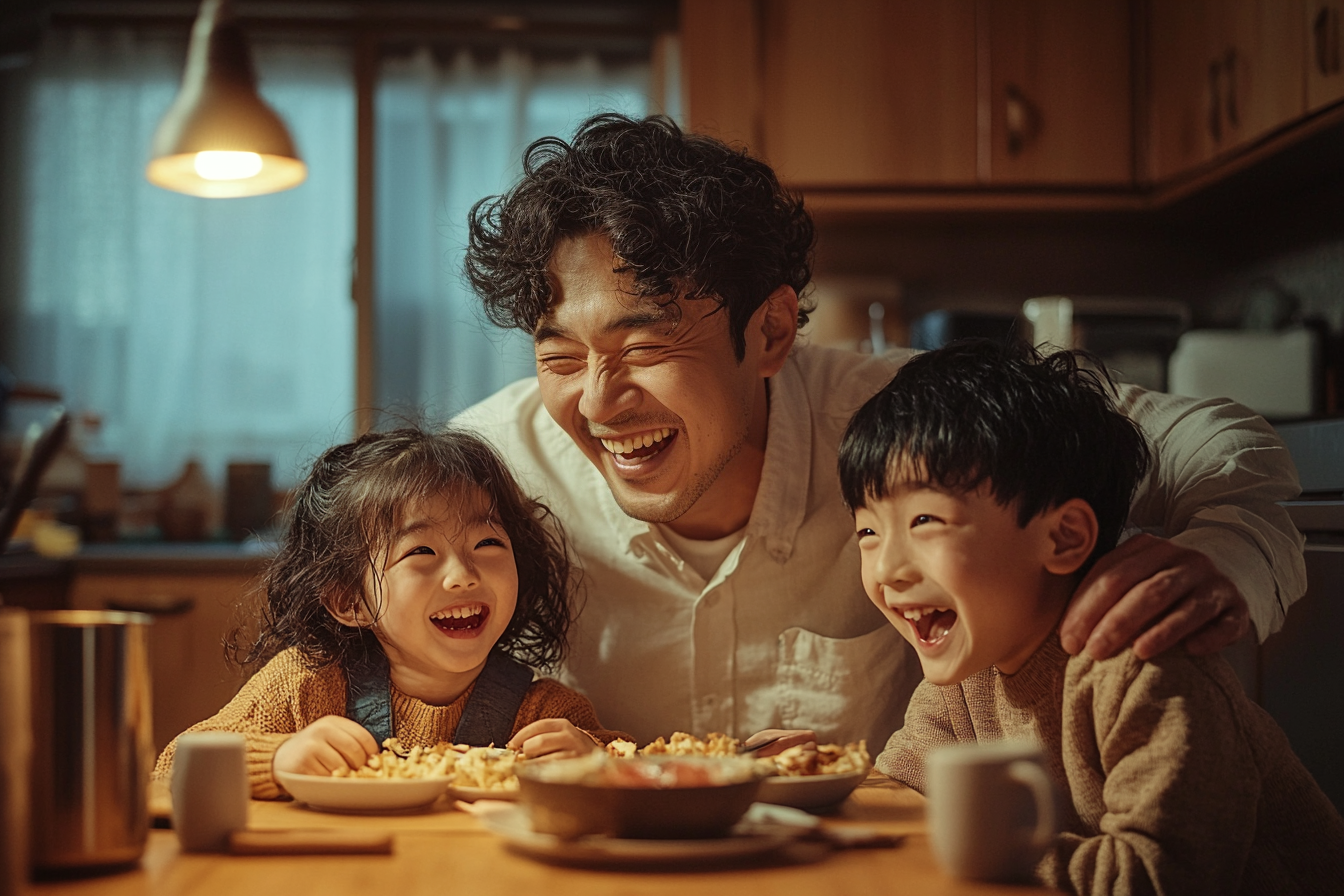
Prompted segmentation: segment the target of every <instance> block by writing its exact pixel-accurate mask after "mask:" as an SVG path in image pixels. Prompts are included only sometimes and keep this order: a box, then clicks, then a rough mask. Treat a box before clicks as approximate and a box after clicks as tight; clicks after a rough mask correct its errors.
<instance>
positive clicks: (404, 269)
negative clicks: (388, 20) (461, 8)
mask: <svg viewBox="0 0 1344 896" xmlns="http://www.w3.org/2000/svg"><path fill="white" fill-rule="evenodd" d="M649 80H650V78H649V64H648V62H647V60H642V61H638V62H625V63H617V64H611V63H608V64H603V63H602V62H600V61H599V59H598V57H597V55H596V54H593V53H576V54H573V55H571V56H569V57H568V58H563V59H547V60H544V59H540V58H538V57H536V56H534V55H533V54H532V53H530V52H528V51H526V50H523V49H513V48H510V49H504V50H502V51H500V52H498V53H491V54H488V55H482V54H479V52H478V53H473V52H472V51H470V50H467V49H460V50H455V51H449V52H447V53H441V54H439V55H438V56H436V55H435V54H433V53H431V52H430V51H429V50H427V49H422V50H419V51H417V52H416V53H414V54H413V55H411V56H409V57H404V58H400V59H389V60H387V61H386V62H385V63H384V66H383V69H382V72H381V74H380V78H379V89H378V94H377V103H376V107H377V110H378V111H377V162H376V164H377V172H378V173H377V194H378V197H379V199H378V209H377V239H376V250H375V251H376V255H377V265H378V274H377V303H378V352H379V387H378V394H379V403H380V407H381V409H382V410H383V411H385V412H388V413H391V414H402V413H407V412H410V413H415V412H417V411H419V412H423V413H424V414H425V415H427V416H428V417H429V419H431V420H442V419H446V418H447V417H448V416H450V415H451V414H453V413H454V412H456V411H457V410H459V409H461V408H463V407H466V406H467V405H469V404H471V403H472V402H474V401H477V400H478V399H480V398H484V397H485V396H486V395H489V394H490V393H491V392H493V391H494V390H496V389H498V388H499V387H500V386H503V385H505V384H506V383H508V382H511V381H512V380H515V379H518V378H520V377H524V376H531V375H533V374H534V373H535V369H534V366H533V360H532V347H531V343H530V341H529V340H528V339H527V337H526V336H524V335H522V334H519V333H517V332H515V331H501V330H498V329H496V328H494V327H492V326H491V325H490V324H489V323H488V322H487V321H485V320H484V317H483V316H482V315H481V313H480V311H479V306H478V304H477V302H476V300H475V299H474V297H473V295H472V292H471V289H470V287H469V286H468V285H467V284H466V283H465V281H464V280H463V277H462V253H463V250H464V247H465V245H466V221H467V211H468V209H470V208H471V206H472V205H473V204H474V203H475V202H476V201H477V200H478V199H481V198H483V197H485V196H488V195H492V194H496V193H500V192H503V191H504V190H505V189H507V188H508V187H509V185H510V184H511V183H512V182H513V181H514V180H515V179H516V178H517V176H518V174H519V173H520V170H521V167H520V159H521V155H522V151H523V149H524V148H525V147H526V146H527V144H528V143H530V142H531V141H532V140H534V139H536V138H538V137H543V136H547V135H556V136H562V137H568V136H569V135H571V134H573V132H574V129H575V127H576V126H577V125H578V124H579V122H580V121H582V120H583V119H584V118H585V117H587V116H588V115H590V114H593V113H596V112H604V111H617V112H624V113H626V114H629V115H635V116H642V115H644V114H645V113H646V111H647V110H648V108H649V106H650V103H649V96H648V95H649Z"/></svg>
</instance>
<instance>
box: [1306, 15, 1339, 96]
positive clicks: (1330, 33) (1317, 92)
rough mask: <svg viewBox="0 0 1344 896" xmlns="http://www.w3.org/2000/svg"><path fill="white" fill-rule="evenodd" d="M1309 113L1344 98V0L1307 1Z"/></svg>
mask: <svg viewBox="0 0 1344 896" xmlns="http://www.w3.org/2000/svg"><path fill="white" fill-rule="evenodd" d="M1302 8H1303V10H1304V11H1305V12H1306V16H1307V19H1306V27H1307V58H1306V60H1305V65H1306V69H1307V111H1308V112H1314V111H1316V110H1317V109H1322V108H1324V107H1326V106H1330V105H1333V104H1335V103H1337V102H1339V101H1340V100H1341V99H1344V64H1341V63H1344V46H1342V44H1344V0H1307V2H1306V3H1304V4H1303V7H1302Z"/></svg>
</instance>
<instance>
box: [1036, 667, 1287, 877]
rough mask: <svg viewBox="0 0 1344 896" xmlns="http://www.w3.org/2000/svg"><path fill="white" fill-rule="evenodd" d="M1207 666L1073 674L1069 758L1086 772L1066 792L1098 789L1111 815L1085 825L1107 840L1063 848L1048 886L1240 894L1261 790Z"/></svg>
mask: <svg viewBox="0 0 1344 896" xmlns="http://www.w3.org/2000/svg"><path fill="white" fill-rule="evenodd" d="M1209 662H1210V661H1208V660H1202V659H1196V658H1192V657H1188V656H1186V655H1184V654H1179V653H1176V652H1171V653H1169V654H1164V655H1163V656H1160V657H1157V658H1155V659H1154V660H1153V661H1151V662H1147V663H1145V662H1142V661H1139V660H1138V659H1136V658H1134V656H1133V654H1132V653H1130V652H1129V651H1125V653H1123V654H1121V655H1120V656H1118V657H1116V658H1114V659H1113V660H1110V661H1106V662H1104V663H1098V664H1095V665H1090V666H1086V667H1082V668H1081V671H1080V668H1079V667H1075V666H1073V665H1071V666H1070V669H1069V672H1068V675H1067V678H1066V683H1065V695H1066V696H1065V705H1064V718H1063V737H1064V743H1063V748H1064V754H1065V757H1066V762H1069V759H1070V757H1074V758H1076V759H1078V760H1079V761H1078V762H1076V763H1069V764H1070V772H1069V774H1070V780H1069V787H1070V790H1071V791H1074V793H1075V796H1076V795H1077V793H1079V792H1095V789H1096V788H1097V787H1100V789H1101V797H1102V799H1101V803H1102V804H1103V809H1102V812H1101V815H1100V817H1099V818H1087V819H1084V822H1085V823H1086V824H1087V825H1088V826H1089V827H1090V828H1092V829H1095V830H1098V831H1100V833H1098V834H1096V835H1095V836H1090V837H1084V836H1081V835H1079V834H1076V833H1064V834H1061V835H1059V836H1058V837H1057V838H1056V839H1055V842H1054V844H1053V846H1052V847H1051V849H1050V850H1049V851H1048V852H1047V854H1046V856H1045V858H1044V859H1043V860H1042V861H1041V863H1040V865H1039V866H1038V868H1037V872H1038V875H1039V876H1040V878H1041V879H1042V881H1043V882H1044V883H1046V884H1048V885H1049V886H1053V887H1056V888H1059V889H1064V890H1067V891H1069V892H1073V893H1088V894H1107V893H1168V894H1176V893H1179V894H1183V896H1184V894H1190V896H1199V894H1210V896H1212V894H1224V893H1235V892H1239V891H1240V883H1241V878H1242V872H1243V868H1244V865H1245V858H1246V856H1247V855H1248V854H1249V852H1250V848H1251V844H1252V842H1253V840H1254V838H1255V826H1256V814H1257V805H1258V803H1259V800H1260V780H1261V778H1260V774H1259V770H1258V768H1257V766H1256V762H1255V755H1254V752H1253V748H1252V745H1251V744H1250V742H1249V740H1248V739H1247V737H1246V736H1244V732H1243V731H1242V728H1241V724H1240V722H1239V721H1238V717H1237V715H1236V711H1235V709H1234V705H1233V697H1232V696H1231V695H1230V694H1229V693H1228V692H1227V690H1225V688H1226V686H1227V682H1224V681H1220V680H1219V679H1218V678H1217V677H1215V676H1213V675H1212V674H1210V671H1209ZM1234 686H1235V684H1234ZM1098 768H1099V769H1100V770H1101V773H1102V775H1103V776H1104V777H1103V778H1102V779H1101V780H1094V779H1092V778H1091V777H1090V776H1091V775H1093V774H1095V771H1092V770H1095V769H1098Z"/></svg>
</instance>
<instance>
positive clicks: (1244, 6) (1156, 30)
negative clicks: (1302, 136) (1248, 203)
mask: <svg viewBox="0 0 1344 896" xmlns="http://www.w3.org/2000/svg"><path fill="white" fill-rule="evenodd" d="M1149 9H1150V16H1151V18H1150V20H1149V44H1150V47H1151V60H1152V61H1151V77H1152V85H1151V90H1152V101H1151V108H1150V126H1151V132H1150V135H1149V139H1150V147H1151V155H1152V175H1153V178H1154V179H1155V180H1159V181H1160V180H1165V179H1167V178H1170V177H1172V176H1174V175H1178V174H1181V173H1183V172H1185V171H1188V170H1190V169H1191V168H1194V167H1197V166H1199V165H1200V164H1202V163H1204V162H1207V161H1209V160H1210V159H1213V158H1215V157H1216V156H1219V155H1221V154H1223V153H1225V152H1228V151H1230V150H1233V149H1235V148H1237V147H1239V146H1243V145H1245V144H1246V143H1248V142H1250V141H1253V140H1255V139H1256V138H1258V137H1262V136H1264V135H1265V134H1267V133H1269V132H1270V131H1273V130H1274V129H1275V128H1277V127H1279V126H1281V125H1284V124H1287V123H1289V122H1290V121H1292V120H1293V119H1295V118H1297V117H1299V116H1301V115H1302V114H1303V113H1304V112H1305V90H1304V72H1303V59H1304V55H1305V45H1306V40H1305V37H1304V35H1303V32H1302V21H1303V16H1304V13H1303V9H1302V0H1166V2H1162V3H1153V4H1151V5H1150V7H1149Z"/></svg>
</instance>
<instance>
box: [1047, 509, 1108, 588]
mask: <svg viewBox="0 0 1344 896" xmlns="http://www.w3.org/2000/svg"><path fill="white" fill-rule="evenodd" d="M1046 518H1047V521H1048V524H1049V537H1050V542H1051V548H1050V549H1048V550H1047V555H1048V556H1047V557H1046V560H1045V568H1046V569H1047V570H1048V571H1049V572H1052V573H1055V574H1056V575H1061V576H1064V575H1071V574H1072V573H1075V572H1077V571H1078V569H1079V568H1080V567H1081V566H1082V565H1083V564H1084V563H1086V562H1087V558H1088V557H1090V556H1092V549H1093V548H1094V547H1096V546H1097V514H1096V513H1095V512H1094V511H1093V510H1092V505H1091V504H1088V503H1087V502H1086V501H1084V500H1083V499H1082V498H1070V499H1069V500H1067V501H1065V502H1064V503H1063V504H1061V505H1059V506H1058V507H1056V508H1054V509H1053V510H1050V511H1047V512H1046Z"/></svg>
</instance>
